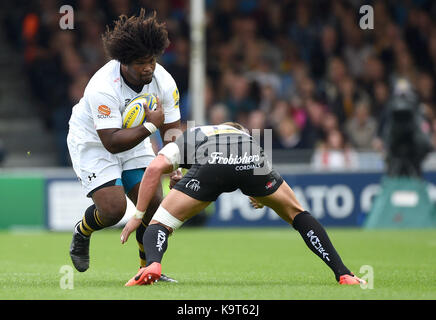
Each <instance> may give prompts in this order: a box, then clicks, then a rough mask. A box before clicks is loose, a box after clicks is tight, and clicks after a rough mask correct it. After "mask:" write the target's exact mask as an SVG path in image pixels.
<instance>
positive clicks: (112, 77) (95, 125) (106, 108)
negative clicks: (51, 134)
mask: <svg viewBox="0 0 436 320" xmlns="http://www.w3.org/2000/svg"><path fill="white" fill-rule="evenodd" d="M120 67H121V65H120V62H119V61H117V60H111V61H109V62H108V63H106V64H105V65H104V66H103V67H102V68H101V69H99V70H98V71H97V72H96V73H95V74H94V76H93V77H92V78H91V79H90V80H89V83H88V85H87V86H86V88H85V92H84V94H83V97H82V99H80V101H79V102H78V103H77V104H76V105H75V106H74V107H73V111H72V114H71V118H70V121H69V126H70V132H71V133H72V134H74V135H75V136H76V137H78V138H79V139H80V140H82V142H84V143H100V144H101V140H100V138H99V137H98V134H97V130H100V129H108V128H121V127H122V114H123V111H124V109H125V107H126V105H127V104H128V103H129V101H130V100H131V99H133V98H134V97H135V96H137V95H139V94H142V93H152V94H154V95H156V96H157V97H158V98H159V100H160V102H161V103H162V108H163V111H164V115H165V120H164V123H171V122H174V121H177V120H179V119H180V110H179V91H178V89H177V85H176V82H175V81H174V79H173V77H172V76H171V75H170V74H169V73H168V72H167V71H166V70H165V69H164V68H163V67H162V66H161V65H160V64H158V63H156V68H155V71H154V74H153V80H152V81H151V82H150V83H149V84H148V85H145V86H144V87H143V89H142V91H141V92H135V91H134V90H133V89H131V88H130V87H129V86H128V85H127V84H126V83H125V82H124V80H123V78H122V77H121V74H120ZM146 140H148V138H147V139H146ZM147 144H148V141H146V145H147Z"/></svg>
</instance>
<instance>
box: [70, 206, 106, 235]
mask: <svg viewBox="0 0 436 320" xmlns="http://www.w3.org/2000/svg"><path fill="white" fill-rule="evenodd" d="M103 228H105V225H104V224H103V223H102V222H101V220H100V217H99V212H98V210H97V208H96V206H95V204H93V205H92V206H89V207H88V208H87V209H86V211H85V215H84V216H83V218H82V221H80V223H79V224H78V225H77V231H78V232H79V233H80V234H81V235H83V236H86V237H89V236H90V235H91V233H93V232H94V231H96V230H101V229H103Z"/></svg>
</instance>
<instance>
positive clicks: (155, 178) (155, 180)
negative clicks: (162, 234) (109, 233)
mask: <svg viewBox="0 0 436 320" xmlns="http://www.w3.org/2000/svg"><path fill="white" fill-rule="evenodd" d="M172 171H173V165H172V164H171V163H170V161H169V160H168V159H167V158H166V157H165V156H164V155H158V156H157V157H156V158H155V159H154V160H153V161H152V162H151V163H150V165H149V166H148V167H147V169H146V170H145V173H144V175H143V177H142V181H141V185H140V186H139V192H138V202H137V203H136V213H135V215H134V216H133V217H131V218H130V220H129V221H128V222H127V224H126V226H125V227H124V229H123V231H122V232H121V243H125V242H126V241H127V240H128V238H129V235H130V234H131V233H132V232H133V231H135V230H136V229H137V228H138V227H139V225H140V224H141V221H142V217H143V216H144V214H145V211H146V210H147V207H148V205H149V203H150V200H151V198H152V197H153V195H154V194H155V192H156V189H157V186H158V184H159V183H160V179H161V176H162V175H163V174H165V173H170V172H172Z"/></svg>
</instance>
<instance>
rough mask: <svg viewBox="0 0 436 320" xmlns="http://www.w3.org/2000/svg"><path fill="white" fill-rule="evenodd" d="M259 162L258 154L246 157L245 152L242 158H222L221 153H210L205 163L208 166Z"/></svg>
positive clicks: (233, 156)
mask: <svg viewBox="0 0 436 320" xmlns="http://www.w3.org/2000/svg"><path fill="white" fill-rule="evenodd" d="M259 160H260V156H259V155H258V154H252V155H248V153H247V152H245V154H244V155H243V156H235V155H233V154H230V155H229V156H228V157H226V156H224V154H223V153H222V152H212V153H211V154H210V159H209V160H208V161H207V162H208V163H209V164H250V163H253V162H258V161H259Z"/></svg>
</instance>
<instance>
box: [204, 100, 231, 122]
mask: <svg viewBox="0 0 436 320" xmlns="http://www.w3.org/2000/svg"><path fill="white" fill-rule="evenodd" d="M227 121H229V111H228V109H227V106H226V105H225V104H223V103H218V104H216V105H213V106H212V107H211V108H210V110H209V116H208V123H209V124H213V125H217V124H220V123H223V122H227Z"/></svg>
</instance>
